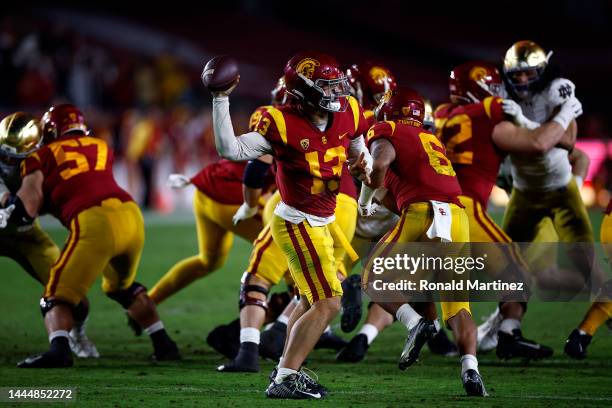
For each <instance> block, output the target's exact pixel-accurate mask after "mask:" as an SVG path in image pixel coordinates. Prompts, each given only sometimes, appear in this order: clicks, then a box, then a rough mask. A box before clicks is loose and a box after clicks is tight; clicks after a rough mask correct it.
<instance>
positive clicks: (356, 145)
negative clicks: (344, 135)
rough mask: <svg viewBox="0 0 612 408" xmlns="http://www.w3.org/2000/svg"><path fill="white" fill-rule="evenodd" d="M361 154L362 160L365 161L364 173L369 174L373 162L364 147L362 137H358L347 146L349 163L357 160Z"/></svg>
mask: <svg viewBox="0 0 612 408" xmlns="http://www.w3.org/2000/svg"><path fill="white" fill-rule="evenodd" d="M361 153H364V159H365V161H366V173H367V174H370V172H371V171H372V163H373V160H372V156H371V155H370V151H369V150H368V148H367V147H366V144H365V140H364V139H363V136H359V137H357V138H355V139H352V140H351V144H350V145H349V157H350V158H351V162H354V161H355V160H357V159H358V158H359V155H360V154H361Z"/></svg>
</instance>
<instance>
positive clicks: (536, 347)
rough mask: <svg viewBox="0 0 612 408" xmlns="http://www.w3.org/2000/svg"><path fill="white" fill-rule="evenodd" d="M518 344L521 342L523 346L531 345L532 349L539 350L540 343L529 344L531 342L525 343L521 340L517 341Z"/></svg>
mask: <svg viewBox="0 0 612 408" xmlns="http://www.w3.org/2000/svg"><path fill="white" fill-rule="evenodd" d="M517 343H518V344H522V345H523V346H525V347H531V348H532V349H535V350H539V349H540V345H539V344H531V343H525V342H523V341H517Z"/></svg>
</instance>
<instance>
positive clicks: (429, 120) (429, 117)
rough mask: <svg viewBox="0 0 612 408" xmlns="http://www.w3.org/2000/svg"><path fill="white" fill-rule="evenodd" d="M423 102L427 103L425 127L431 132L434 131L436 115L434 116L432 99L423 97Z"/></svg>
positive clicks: (424, 119)
mask: <svg viewBox="0 0 612 408" xmlns="http://www.w3.org/2000/svg"><path fill="white" fill-rule="evenodd" d="M423 103H424V104H425V116H424V117H423V127H424V128H425V129H427V130H429V131H430V132H433V131H434V127H435V126H434V117H433V107H432V105H431V101H430V100H429V99H427V98H425V97H424V98H423Z"/></svg>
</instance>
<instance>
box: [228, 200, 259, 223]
mask: <svg viewBox="0 0 612 408" xmlns="http://www.w3.org/2000/svg"><path fill="white" fill-rule="evenodd" d="M255 214H257V207H249V205H248V204H247V203H242V205H241V206H240V208H238V211H236V214H234V216H233V217H232V223H233V224H234V225H238V224H239V223H240V221H244V220H248V219H249V218H251V217H254V216H255Z"/></svg>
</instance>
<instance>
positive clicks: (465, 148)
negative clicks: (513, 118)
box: [434, 96, 506, 207]
mask: <svg viewBox="0 0 612 408" xmlns="http://www.w3.org/2000/svg"><path fill="white" fill-rule="evenodd" d="M434 116H435V118H436V129H437V133H438V137H439V138H440V140H441V141H442V143H444V145H445V146H446V154H447V157H448V158H449V159H450V161H451V162H452V163H453V167H454V168H455V171H456V172H457V178H458V179H459V184H460V185H461V189H462V190H463V194H464V195H466V196H468V197H471V198H473V199H474V200H476V201H478V202H479V203H480V204H481V205H482V206H484V207H486V205H487V202H488V201H489V195H491V190H492V189H493V186H494V185H495V180H496V179H497V173H498V172H499V166H500V165H501V163H502V162H503V161H504V158H505V157H506V153H505V152H503V151H502V150H500V149H498V148H497V146H496V145H495V143H493V140H492V138H491V135H492V134H493V128H494V127H495V125H497V124H498V123H500V122H502V121H503V120H506V117H505V114H504V111H503V109H502V99H501V98H497V97H493V96H490V97H488V98H486V99H485V100H483V101H482V102H480V103H472V104H469V105H452V104H445V105H442V106H440V107H439V108H438V109H436V111H435V112H434Z"/></svg>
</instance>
